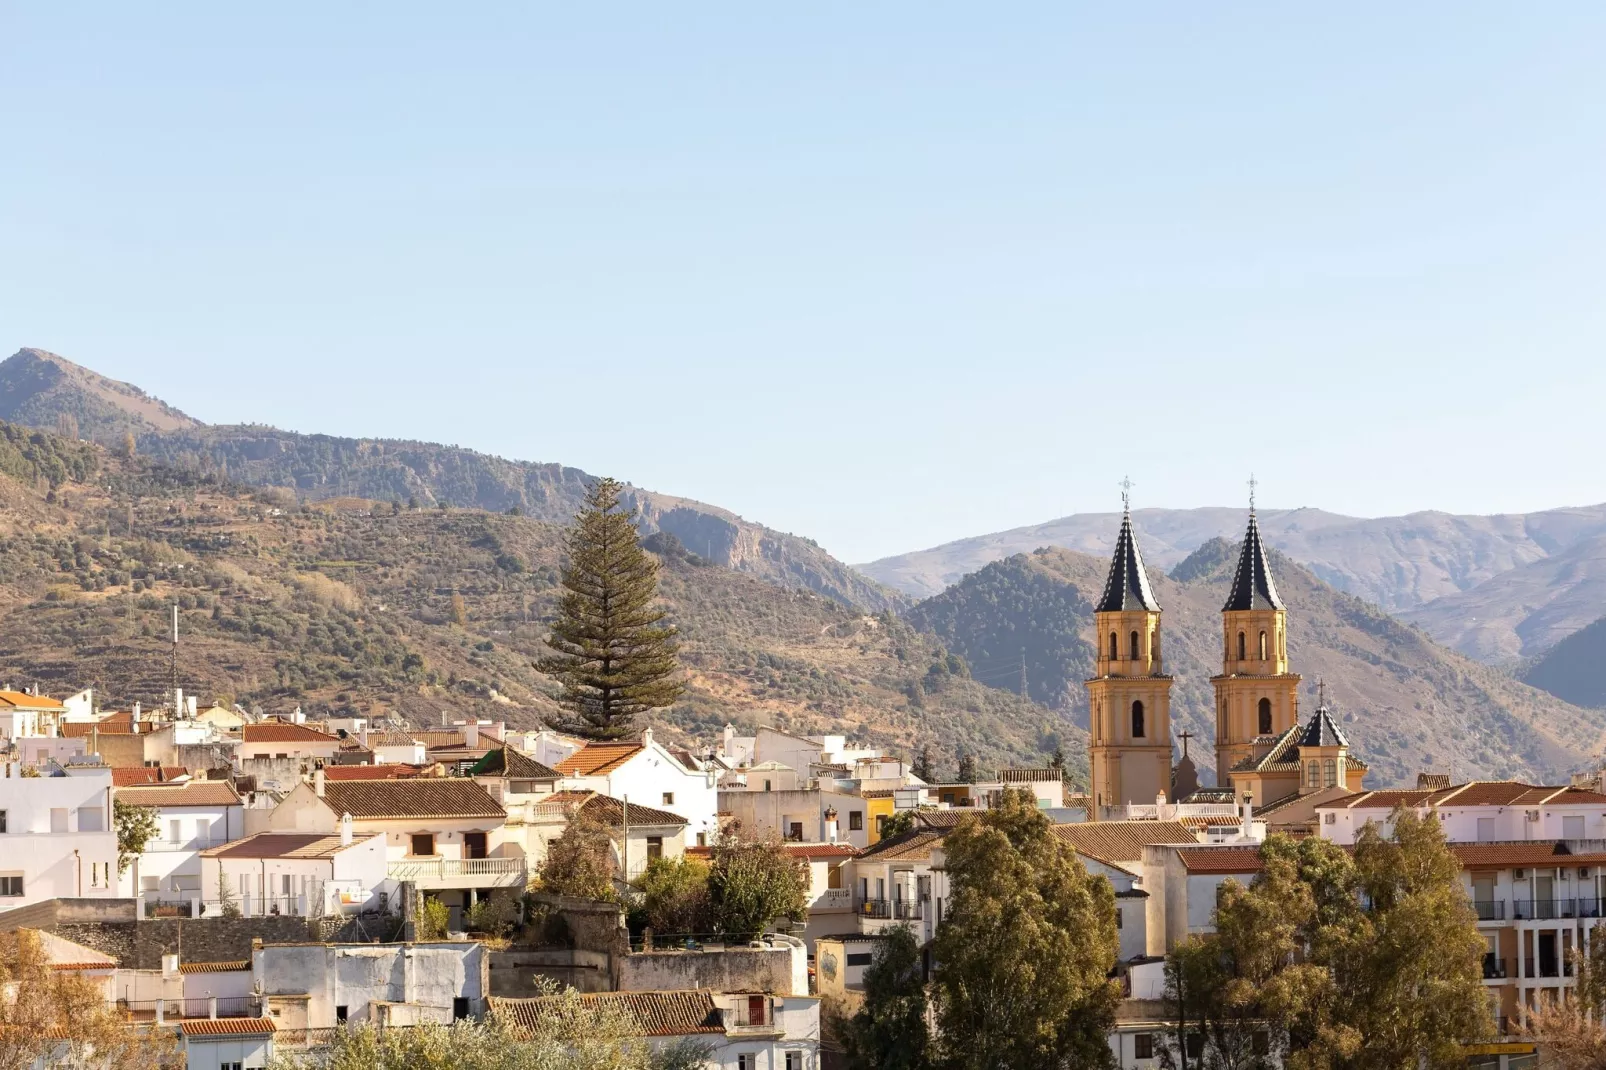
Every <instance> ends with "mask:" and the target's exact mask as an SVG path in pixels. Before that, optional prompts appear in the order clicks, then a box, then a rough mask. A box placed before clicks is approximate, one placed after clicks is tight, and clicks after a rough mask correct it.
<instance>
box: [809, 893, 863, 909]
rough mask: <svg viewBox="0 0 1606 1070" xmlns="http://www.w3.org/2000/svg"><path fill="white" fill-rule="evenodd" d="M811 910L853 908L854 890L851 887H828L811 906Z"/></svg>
mask: <svg viewBox="0 0 1606 1070" xmlns="http://www.w3.org/2000/svg"><path fill="white" fill-rule="evenodd" d="M809 909H810V910H852V909H853V890H852V889H850V888H827V889H826V890H825V891H823V892H821V893H820V895H819V897H818V898H816V899H815V900H814V902H813V903H812V904H810V906H809Z"/></svg>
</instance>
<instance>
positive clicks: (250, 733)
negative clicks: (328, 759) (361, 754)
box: [240, 721, 340, 744]
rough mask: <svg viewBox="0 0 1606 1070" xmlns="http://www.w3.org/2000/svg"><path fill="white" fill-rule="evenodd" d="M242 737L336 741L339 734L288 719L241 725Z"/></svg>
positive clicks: (261, 740)
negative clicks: (293, 722) (330, 733)
mask: <svg viewBox="0 0 1606 1070" xmlns="http://www.w3.org/2000/svg"><path fill="white" fill-rule="evenodd" d="M240 738H241V739H242V740H244V741H245V742H247V743H336V744H338V743H339V742H340V737H339V736H331V735H329V734H328V733H327V732H320V731H318V730H317V729H316V728H308V727H307V726H306V725H304V724H290V723H289V722H287V721H266V722H264V723H262V724H248V725H242V726H241V727H240Z"/></svg>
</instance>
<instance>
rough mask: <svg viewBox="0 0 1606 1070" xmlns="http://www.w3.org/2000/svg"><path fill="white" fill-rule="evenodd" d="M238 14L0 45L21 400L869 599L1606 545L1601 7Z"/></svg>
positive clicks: (10, 292) (104, 10)
mask: <svg viewBox="0 0 1606 1070" xmlns="http://www.w3.org/2000/svg"><path fill="white" fill-rule="evenodd" d="M247 7H248V5H240V4H218V3H207V4H195V5H193V6H189V7H187V8H186V7H184V6H182V5H179V4H154V5H147V4H117V5H111V4H107V5H101V6H97V5H88V4H83V5H75V4H68V3H55V2H51V3H44V2H39V3H29V4H24V3H7V4H4V5H3V6H0V138H3V140H0V144H3V145H4V148H5V152H4V161H3V165H0V349H4V350H5V351H6V352H9V351H11V350H12V349H15V348H16V347H19V346H23V345H33V346H40V347H43V348H46V349H51V350H54V351H56V352H59V353H61V354H63V355H65V356H67V357H69V358H70V359H73V360H76V361H79V362H80V363H83V364H87V365H89V366H91V367H93V368H95V369H97V370H98V371H101V372H103V373H105V374H108V375H112V376H114V377H117V378H121V379H127V380H130V381H133V382H135V383H138V384H140V385H141V386H143V387H145V388H146V389H148V390H150V391H151V392H153V393H155V394H157V395H159V396H161V397H163V398H165V399H167V400H169V401H171V402H172V403H174V404H176V405H178V406H179V407H181V408H183V409H185V410H186V411H188V412H190V413H192V414H194V415H196V416H198V417H200V418H202V419H205V420H209V421H214V422H234V421H259V422H265V423H272V424H276V425H279V426H282V427H288V428H293V429H296V430H300V431H325V432H331V433H339V434H347V435H367V436H408V437H418V438H425V439H434V440H440V441H444V442H454V443H459V444H462V445H466V446H472V447H475V448H477V449H482V450H487V451H491V452H495V453H499V454H503V455H507V456H512V457H518V458H525V459H531V460H542V461H561V462H563V463H565V464H570V465H575V466H578V467H581V468H584V469H586V470H588V471H591V472H595V473H606V474H612V475H616V476H619V477H621V478H624V479H628V480H630V481H632V482H634V483H637V484H638V485H641V486H645V487H650V488H653V489H656V490H662V491H665V492H669V493H676V494H683V495H687V496H690V497H695V498H699V499H702V500H704V501H709V502H714V503H717V504H720V505H723V506H725V507H727V508H730V509H733V510H736V511H737V512H740V513H742V514H743V515H745V516H747V517H749V518H751V519H754V520H758V521H761V522H763V523H766V524H770V525H772V526H774V527H778V528H781V529H783V530H789V531H795V532H798V533H801V534H807V535H811V536H813V537H815V538H817V539H818V540H819V541H820V542H821V543H822V544H823V545H824V546H825V547H826V548H827V549H829V550H831V551H832V552H833V553H835V554H837V555H838V556H840V557H843V558H845V559H848V560H854V561H859V560H865V559H868V558H871V557H876V556H880V555H883V554H889V553H896V552H900V551H903V550H909V549H915V548H919V547H922V546H926V545H930V544H933V543H937V542H940V541H944V540H947V539H951V538H956V537H961V536H964V535H970V534H976V533H980V532H984V531H990V530H995V529H998V528H1003V527H1008V526H1013V525H1017V524H1023V523H1031V522H1037V521H1041V520H1046V519H1049V518H1051V517H1054V516H1059V515H1063V514H1065V513H1069V512H1076V511H1085V510H1101V509H1111V508H1115V507H1118V504H1119V498H1118V493H1119V492H1118V490H1117V488H1116V483H1117V481H1118V480H1119V479H1120V478H1121V477H1122V476H1123V475H1126V474H1130V475H1131V477H1132V479H1133V480H1134V482H1135V484H1136V486H1135V488H1134V498H1135V501H1136V502H1137V503H1138V504H1140V505H1144V506H1151V505H1153V506H1160V505H1163V506H1179V507H1180V506H1192V505H1204V504H1229V503H1237V502H1240V501H1242V500H1243V498H1244V495H1245V488H1244V480H1245V479H1246V478H1247V476H1248V474H1249V472H1250V471H1251V470H1253V471H1254V472H1255V473H1256V474H1257V475H1258V476H1259V477H1260V479H1261V480H1262V490H1261V501H1262V502H1263V503H1264V504H1266V505H1268V506H1293V505H1318V506H1321V507H1324V508H1327V509H1333V510H1338V511H1341V512H1352V513H1357V514H1364V515H1383V514H1390V513H1398V512H1406V511H1410V510H1413V509H1420V508H1440V509H1449V510H1454V511H1463V512H1492V511H1503V510H1527V509H1534V508H1542V507H1547V506H1554V505H1561V504H1568V503H1574V504H1576V503H1583V502H1593V501H1598V500H1601V499H1606V486H1603V480H1602V476H1601V474H1600V473H1601V460H1600V459H1601V456H1602V452H1603V446H1606V421H1603V420H1602V419H1601V416H1600V409H1601V404H1600V399H1601V396H1602V392H1603V391H1602V388H1603V386H1606V361H1603V359H1602V357H1603V356H1606V354H1603V353H1602V342H1603V339H1606V300H1603V294H1606V270H1603V269H1606V197H1603V190H1606V137H1603V135H1606V65H1603V64H1602V62H1601V42H1602V41H1603V40H1606V6H1602V5H1599V4H1562V3H1556V4H1545V5H1537V6H1535V5H1511V4H1466V3H1446V4H1438V5H1433V4H1373V5H1327V6H1326V7H1324V8H1322V9H1320V10H1317V9H1315V8H1313V7H1312V6H1311V5H1292V6H1291V5H1286V4H1277V5H1273V4H1267V5H1258V6H1257V5H1253V4H1232V5H1222V4H1214V5H1204V4H1180V3H1174V4H1154V5H1132V4H1110V5H1104V6H1103V7H1101V8H1082V7H1078V6H1075V5H1071V4H1063V3H1045V4H1040V5H1036V4H1018V5H997V4H985V5H983V4H973V5H945V4H930V3H907V4H890V3H889V4H875V5H866V4H810V5H778V4H728V5H720V4H651V5H647V4H643V5H639V6H625V5H609V6H604V5H592V4H563V5H557V4H552V5H541V6H538V5H534V4H516V5H507V6H506V7H503V8H493V7H492V6H491V5H445V4H438V3H437V4H429V5H418V6H412V5H405V4H371V5H341V4H305V5H296V4H268V5H254V6H249V7H250V10H247ZM602 418H606V421H607V424H608V426H609V427H610V428H612V429H613V431H614V432H615V433H614V434H612V435H610V436H608V437H604V436H603V435H601V434H599V433H598V431H597V430H596V428H597V425H598V423H599V420H601V419H602Z"/></svg>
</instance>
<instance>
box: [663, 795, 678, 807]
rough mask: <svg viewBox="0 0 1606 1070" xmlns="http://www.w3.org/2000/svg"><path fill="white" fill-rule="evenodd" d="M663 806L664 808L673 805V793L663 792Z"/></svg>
mask: <svg viewBox="0 0 1606 1070" xmlns="http://www.w3.org/2000/svg"><path fill="white" fill-rule="evenodd" d="M664 805H665V806H674V805H675V793H674V792H672V791H666V792H664Z"/></svg>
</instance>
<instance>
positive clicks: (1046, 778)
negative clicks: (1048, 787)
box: [998, 769, 1065, 784]
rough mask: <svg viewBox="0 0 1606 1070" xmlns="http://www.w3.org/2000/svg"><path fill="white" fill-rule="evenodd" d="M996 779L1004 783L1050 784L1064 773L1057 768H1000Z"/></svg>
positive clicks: (1061, 777)
mask: <svg viewBox="0 0 1606 1070" xmlns="http://www.w3.org/2000/svg"><path fill="white" fill-rule="evenodd" d="M998 779H999V780H1001V781H1003V782H1004V783H1005V784H1045V783H1047V784H1052V783H1054V782H1055V781H1062V780H1064V779H1065V774H1064V773H1062V772H1061V771H1060V770H1058V769H1000V770H999V771H998Z"/></svg>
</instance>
